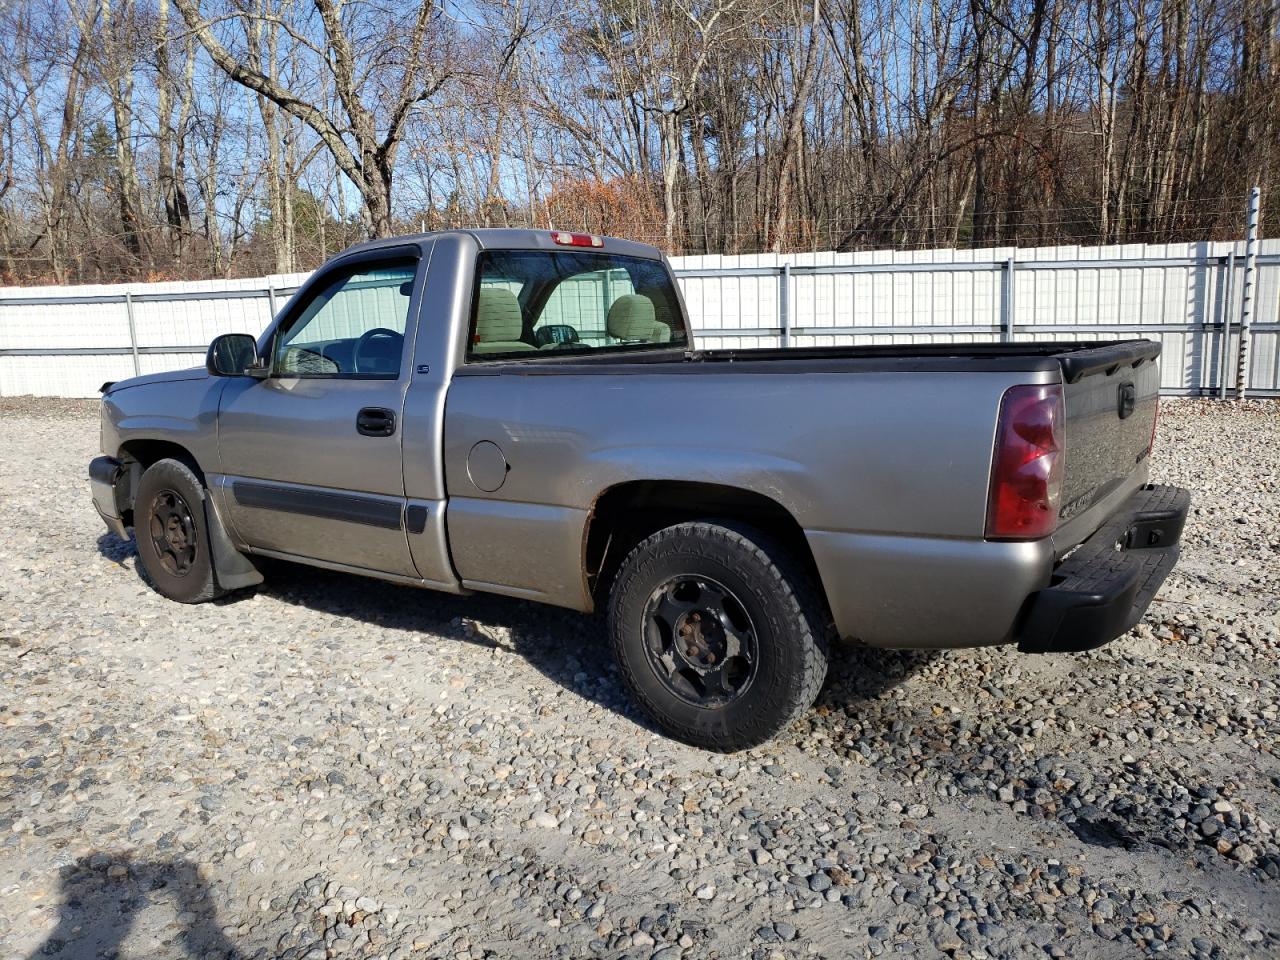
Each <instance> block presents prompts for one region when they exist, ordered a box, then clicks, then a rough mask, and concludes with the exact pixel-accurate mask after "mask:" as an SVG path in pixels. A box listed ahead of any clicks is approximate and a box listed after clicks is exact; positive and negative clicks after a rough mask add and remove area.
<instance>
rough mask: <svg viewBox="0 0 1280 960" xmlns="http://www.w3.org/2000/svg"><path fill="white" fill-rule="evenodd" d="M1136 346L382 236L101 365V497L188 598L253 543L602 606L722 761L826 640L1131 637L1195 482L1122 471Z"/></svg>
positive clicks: (781, 718)
mask: <svg viewBox="0 0 1280 960" xmlns="http://www.w3.org/2000/svg"><path fill="white" fill-rule="evenodd" d="M1158 354H1159V346H1158V345H1157V344H1155V343H1151V342H1148V341H1145V340H1131V341H1122V342H1108V343H1101V342H1099V343H1017V344H951V345H931V346H887V347H884V346H876V347H841V348H814V349H792V350H741V351H738V350H710V351H700V350H696V349H694V345H693V340H692V337H691V335H690V332H689V325H688V321H687V319H686V314H685V310H684V306H683V303H682V301H681V298H680V292H679V288H678V287H677V285H676V283H675V281H674V279H673V278H672V274H671V271H670V268H669V267H668V265H667V263H666V262H665V261H664V259H663V257H662V255H661V254H660V253H659V252H658V251H657V250H655V249H653V248H652V247H648V246H643V245H640V244H636V243H630V242H627V241H624V240H615V239H607V238H600V237H594V236H588V235H584V234H571V233H561V232H548V231H533V230H471V231H452V232H444V233H435V234H426V235H421V236H413V237H405V238H402V239H395V240H385V241H376V242H372V243H366V244H362V245H360V246H357V247H353V248H352V249H350V250H348V251H346V252H344V253H342V254H341V255H339V256H337V257H335V258H334V259H332V260H331V261H330V262H328V263H327V264H325V266H324V267H323V268H321V269H320V270H318V271H317V272H316V273H315V274H314V275H313V276H312V277H311V278H310V279H309V280H308V282H307V283H306V284H305V285H304V286H303V287H302V288H301V289H299V290H298V292H297V293H296V294H295V295H294V297H293V298H292V299H291V300H290V301H289V303H288V305H287V306H286V307H285V308H284V309H283V310H282V311H280V313H279V315H278V316H277V317H275V319H274V321H273V322H272V323H271V325H270V326H269V327H268V329H267V330H266V332H265V333H263V334H262V336H260V337H258V338H257V340H256V341H255V340H254V339H253V338H252V337H249V336H247V335H244V334H227V335H224V336H221V337H218V338H217V339H216V340H215V341H214V342H213V343H212V344H211V345H210V347H209V353H208V358H207V361H206V365H205V367H204V368H203V369H193V370H182V371H176V372H173V373H160V374H153V375H150V376H143V377H135V378H134V379H131V380H125V381H121V382H119V383H114V384H108V385H106V386H105V387H104V395H103V403H102V452H103V455H102V456H100V457H98V458H97V459H95V460H94V461H93V462H92V463H91V464H90V467H89V476H90V480H91V485H92V489H93V498H94V502H95V504H96V505H97V509H98V511H99V513H101V515H102V517H103V519H104V520H105V521H106V523H107V526H108V527H109V528H110V529H111V530H112V531H114V532H115V533H116V534H117V535H119V536H121V537H127V536H128V528H130V527H132V528H133V530H134V532H135V535H136V539H137V550H138V556H139V559H140V560H141V562H142V566H143V568H144V570H145V572H146V574H147V576H148V577H149V579H150V581H151V582H152V584H154V586H155V588H156V589H157V590H158V591H159V592H160V593H162V594H163V595H164V596H166V597H169V598H171V599H174V600H178V601H181V602H184V603H195V602H200V601H204V600H210V599H213V598H214V597H217V596H219V595H220V594H222V593H225V592H227V591H230V590H235V589H238V588H242V587H246V586H250V585H252V584H255V583H258V582H260V581H261V579H262V576H261V574H260V573H259V571H258V569H257V566H256V565H255V558H258V557H274V558H282V559H286V560H294V561H299V562H302V563H309V564H315V565H317V566H322V567H329V568H332V569H336V570H343V571H349V572H351V573H358V574H365V575H368V576H374V577H380V578H382V579H385V580H391V581H395V582H399V583H403V584H406V585H410V586H417V587H429V588H431V589H434V590H443V591H446V592H449V593H457V594H465V593H469V592H472V591H487V592H491V593H499V594H507V595H509V596H514V597H522V598H525V599H527V600H536V601H540V602H543V603H551V604H557V605H560V606H563V607H569V608H572V609H574V610H581V611H586V612H590V611H593V610H596V609H598V608H607V611H608V633H609V638H610V641H611V643H612V646H613V650H614V653H615V654H616V656H617V660H618V663H619V665H620V668H621V672H622V675H623V677H624V678H625V680H626V682H627V684H628V685H629V686H630V688H631V690H632V691H633V693H634V695H635V697H636V699H637V700H638V702H639V703H640V704H641V705H642V706H643V708H644V709H645V710H646V711H647V712H648V713H649V714H650V715H651V716H652V717H653V719H654V720H655V721H656V722H657V723H658V724H659V725H660V726H661V727H662V728H663V729H664V730H666V731H667V732H669V733H670V734H672V735H674V736H676V737H679V738H681V739H683V740H686V741H688V742H690V743H694V744H698V745H701V746H705V747H708V748H712V749H718V750H734V749H738V748H742V747H745V746H750V745H753V744H757V743H760V742H762V741H763V740H765V739H767V738H769V737H770V736H772V735H773V734H775V733H776V732H778V731H779V730H780V729H782V728H783V727H784V726H785V725H787V724H788V723H789V722H790V721H791V720H792V719H793V718H795V717H796V716H797V715H798V714H800V713H801V712H802V711H804V710H806V709H808V708H809V707H810V706H811V704H812V702H813V700H814V697H815V696H816V695H817V693H818V689H819V687H820V686H821V684H822V681H823V677H824V676H825V673H826V666H827V649H828V646H827V645H828V641H829V639H832V638H840V639H844V640H848V641H852V642H856V643H861V644H868V645H873V646H879V647H914V648H941V647H967V646H978V645H985V644H999V643H1016V644H1017V645H1018V649H1020V650H1022V651H1027V652H1036V653H1042V652H1049V651H1079V650H1087V649H1090V648H1093V647H1096V646H1098V645H1100V644H1102V643H1105V642H1107V641H1108V640H1111V639H1112V638H1114V637H1116V636H1118V635H1120V634H1122V633H1124V632H1125V631H1126V630H1128V629H1129V628H1131V627H1132V626H1133V625H1134V624H1135V623H1136V622H1137V621H1138V620H1139V618H1140V617H1141V616H1142V614H1143V612H1144V611H1145V609H1146V607H1147V605H1148V603H1149V602H1150V600H1151V598H1152V596H1153V595H1154V593H1155V591H1156V589H1157V588H1158V587H1159V585H1160V584H1161V582H1162V581H1163V580H1164V578H1165V577H1166V575H1167V574H1168V572H1169V570H1170V569H1171V568H1172V566H1173V564H1174V563H1175V561H1176V560H1177V556H1178V541H1179V538H1180V536H1181V533H1182V527H1183V523H1184V521H1185V518H1186V514H1187V508H1188V504H1189V497H1188V495H1187V492H1186V491H1185V490H1181V489H1178V488H1174V487H1164V486H1152V485H1149V484H1148V483H1147V482H1146V481H1147V463H1148V455H1149V454H1150V452H1151V446H1152V440H1153V436H1154V430H1155V421H1156V403H1157V400H1156V395H1157V387H1158V384H1159V372H1158V368H1157V364H1156V358H1157V356H1158Z"/></svg>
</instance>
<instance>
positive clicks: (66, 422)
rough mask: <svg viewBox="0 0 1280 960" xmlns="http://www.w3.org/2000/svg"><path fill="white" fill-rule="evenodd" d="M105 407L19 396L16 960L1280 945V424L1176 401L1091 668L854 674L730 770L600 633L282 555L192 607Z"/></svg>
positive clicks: (2, 786)
mask: <svg viewBox="0 0 1280 960" xmlns="http://www.w3.org/2000/svg"><path fill="white" fill-rule="evenodd" d="M95 417H96V410H95V406H94V405H92V404H57V405H52V404H50V402H49V401H46V400H39V401H30V400H26V401H21V400H7V401H0V449H3V451H4V453H3V457H2V458H0V530H3V534H0V678H3V693H2V694H0V958H7V957H15V958H17V957H35V956H62V957H94V956H108V957H110V956H117V955H118V956H120V957H148V958H152V957H179V956H192V957H223V956H229V957H237V958H249V957H285V958H291V960H292V958H308V960H322V958H327V957H343V956H349V957H375V956H376V957H384V958H394V960H400V958H406V957H424V958H425V957H450V958H460V960H465V958H480V957H526V956H528V957H574V958H577V957H594V956H600V957H624V956H625V957H636V958H644V960H650V958H659V960H673V958H676V957H690V958H693V957H699V958H700V957H752V958H757V957H759V958H765V957H767V958H774V957H782V958H792V957H808V956H826V957H863V956H878V955H881V954H885V953H901V954H910V955H917V956H951V957H987V956H990V957H1043V956H1046V955H1047V956H1052V957H1072V958H1077V957H1122V956H1123V957H1128V956H1132V955H1134V954H1135V953H1162V952H1168V953H1169V954H1170V955H1173V956H1182V957H1186V956H1195V957H1266V956H1270V957H1280V761H1278V759H1277V750H1278V748H1280V720H1278V711H1280V686H1278V683H1280V662H1278V660H1277V650H1278V648H1280V641H1278V639H1277V628H1278V626H1280V408H1277V407H1276V406H1273V405H1269V404H1266V403H1256V404H1222V405H1219V404H1216V403H1212V402H1201V401H1187V402H1169V403H1166V404H1165V406H1164V409H1163V413H1162V416H1161V421H1160V437H1159V441H1158V444H1157V448H1156V456H1155V457H1154V472H1155V474H1156V476H1157V478H1158V479H1163V480H1167V481H1172V482H1176V483H1181V484H1183V485H1186V486H1189V487H1191V488H1192V490H1193V491H1194V495H1195V498H1196V499H1195V503H1196V506H1195V512H1194V516H1193V517H1192V518H1191V520H1190V523H1189V525H1188V529H1187V532H1186V535H1185V537H1184V545H1185V546H1184V555H1183V560H1182V563H1181V565H1180V566H1179V567H1178V569H1177V570H1176V571H1175V572H1174V574H1173V576H1172V577H1171V578H1170V580H1169V581H1168V583H1167V584H1166V585H1165V587H1164V589H1163V591H1162V593H1161V596H1160V598H1159V599H1158V600H1157V602H1156V603H1155V604H1154V605H1153V607H1152V609H1151V611H1150V612H1149V614H1148V616H1147V618H1146V620H1145V621H1144V622H1143V623H1142V624H1141V625H1140V626H1139V627H1138V628H1137V630H1136V631H1134V632H1133V633H1131V634H1129V635H1127V636H1126V637H1124V638H1122V639H1120V640H1118V641H1116V642H1115V643H1113V644H1111V645H1110V646H1108V647H1106V648H1104V649H1103V650H1100V651H1096V652H1093V653H1090V654H1086V655H1080V656H1062V657H1042V658H1035V657H1027V656H1022V655H1019V654H1018V653H1016V652H1015V651H1013V650H1008V649H994V650H984V651H957V652H952V653H946V654H942V655H937V656H925V655H918V654H898V653H883V652H869V651H859V650H853V649H838V650H837V652H836V657H835V662H834V664H833V671H832V678H831V680H830V681H829V682H828V684H827V688H826V689H825V690H824V692H823V694H822V696H821V698H820V700H819V704H818V706H817V707H816V709H815V710H813V711H812V712H811V713H810V715H809V716H808V717H807V718H806V719H804V720H803V721H802V722H801V723H799V724H798V725H797V726H796V728H795V729H793V730H792V731H790V732H789V733H788V734H787V735H786V736H784V737H782V738H780V739H779V740H777V741H776V742H774V743H771V744H769V745H767V746H765V747H763V748H760V749H757V750H753V751H749V752H746V753H742V754H738V755H734V756H718V755H709V754H706V753H702V752H699V751H697V750H693V749H690V748H687V747H684V746H682V745H680V744H678V743H674V742H672V741H670V740H667V739H664V738H662V737H661V736H659V735H657V734H655V733H654V732H653V731H652V730H651V729H650V728H648V727H647V726H646V725H645V724H644V722H643V721H642V720H641V719H640V718H639V716H638V715H637V713H636V712H635V710H634V709H633V708H632V707H631V706H630V704H629V702H628V700H627V697H626V695H625V693H624V691H623V690H622V688H621V685H620V683H619V681H618V677H617V674H616V672H615V671H614V669H613V666H612V665H611V663H610V662H609V658H608V656H607V651H606V648H605V644H604V643H603V632H602V629H601V625H600V624H599V623H598V622H597V621H594V620H590V619H586V618H582V617H578V616H576V615H573V614H570V613H567V612H562V611H557V610H554V609H549V608H542V607H537V606H533V605H530V604H526V603H520V602H516V601H507V600H502V599H495V598H483V597H479V598H468V599H464V598H453V597H447V596H440V595H435V594H431V593H425V592H417V591H413V590H410V589H404V588H396V587H391V586H387V585H383V584H380V583H377V582H374V581H369V580H363V579H358V578H354V577H345V576H341V575H337V574H330V573H325V572H321V571H318V570H311V569H308V568H303V567H291V566H286V565H280V566H278V567H273V568H272V570H271V571H270V574H269V578H268V582H267V583H266V584H265V585H264V586H263V587H262V588H260V589H258V590H257V591H256V592H254V593H252V594H250V595H247V596H241V597H238V598H235V599H232V600H230V601H226V602H219V603H215V604H206V605H204V606H201V607H183V606H179V605H176V604H171V603H168V602H166V601H165V600H163V599H161V598H160V597H159V596H158V595H156V594H154V593H152V592H151V591H150V590H149V589H148V588H147V586H146V585H145V584H144V583H143V581H142V580H141V578H140V576H139V574H138V572H137V569H136V559H135V556H134V552H133V549H132V546H131V545H130V544H127V543H123V542H121V541H119V540H117V539H115V538H114V537H112V536H110V535H107V534H105V533H104V528H103V526H102V524H101V523H100V521H99V520H98V518H97V516H96V514H95V513H94V511H93V508H92V506H91V504H90V501H89V492H88V488H87V483H86V481H85V479H84V475H85V464H86V463H87V461H88V460H89V458H90V457H91V456H92V455H93V454H94V453H95V451H96V447H97V436H98V431H97V426H96V422H95V419H94V418H95Z"/></svg>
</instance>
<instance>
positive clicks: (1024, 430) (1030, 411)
mask: <svg viewBox="0 0 1280 960" xmlns="http://www.w3.org/2000/svg"><path fill="white" fill-rule="evenodd" d="M1064 416H1065V414H1064V411H1063V406H1062V388H1061V387H1060V386H1057V385H1049V386H1036V385H1034V384H1024V385H1022V386H1017V387H1010V388H1009V389H1008V390H1006V391H1005V394H1004V397H1003V398H1002V399H1001V400H1000V422H999V423H998V424H997V426H996V449H995V456H994V457H993V458H992V461H991V494H990V497H989V499H988V501H987V539H988V540H1036V539H1039V538H1040V537H1047V536H1048V535H1049V534H1051V533H1053V531H1054V529H1055V528H1056V527H1057V526H1058V508H1059V506H1060V503H1059V501H1060V499H1061V495H1062V452H1063V419H1064Z"/></svg>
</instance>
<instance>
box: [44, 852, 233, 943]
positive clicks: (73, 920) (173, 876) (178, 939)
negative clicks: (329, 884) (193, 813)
mask: <svg viewBox="0 0 1280 960" xmlns="http://www.w3.org/2000/svg"><path fill="white" fill-rule="evenodd" d="M121 867H123V868H124V869H125V871H127V872H126V873H123V874H121V873H120V868H121ZM59 883H60V886H61V890H60V892H61V896H62V907H61V908H60V910H59V915H58V925H57V927H55V928H54V930H53V932H52V933H50V934H49V936H48V938H47V939H46V940H45V942H44V943H43V944H41V945H40V946H39V947H38V948H36V951H35V952H34V953H32V954H31V956H30V958H29V960H39V958H42V957H61V958H63V960H93V958H97V957H116V956H118V955H119V954H120V952H121V948H122V946H123V945H124V944H125V941H126V939H127V938H128V937H129V933H130V931H131V930H132V929H133V927H134V925H135V921H136V920H137V918H138V916H139V914H141V913H142V911H144V910H146V909H147V908H148V907H150V906H152V905H153V904H154V905H157V906H160V907H161V908H162V909H165V910H172V911H173V912H174V913H175V914H176V915H177V917H178V923H177V924H176V926H179V927H180V928H181V929H180V932H179V933H178V934H177V935H176V936H173V937H172V938H168V939H166V940H165V941H163V942H162V943H156V942H153V943H152V944H150V946H152V947H153V948H154V947H159V946H163V947H164V950H163V951H162V952H163V953H164V954H165V955H166V956H169V955H177V953H178V951H181V952H183V953H185V954H186V955H187V956H190V957H202V958H203V957H208V958H210V960H241V957H242V954H241V953H240V951H239V950H237V949H236V948H235V947H234V946H233V945H232V944H231V943H230V942H229V941H228V940H227V939H226V937H224V936H223V935H222V929H221V926H220V925H219V923H218V918H217V914H216V912H215V910H214V905H213V902H212V900H211V899H210V897H209V888H208V887H207V886H206V885H205V882H204V880H203V879H202V878H201V877H200V873H199V871H198V870H197V869H196V868H195V866H194V865H192V864H190V863H187V862H186V861H184V860H173V861H153V862H142V861H130V860H128V859H127V858H125V859H122V858H119V857H114V858H113V857H108V856H107V855H105V854H95V855H94V856H91V857H85V858H82V859H80V860H77V861H76V862H75V863H73V864H72V865H71V866H68V867H63V868H62V870H61V871H60V874H59ZM166 916H167V913H166ZM172 926H174V925H173V924H171V925H170V927H172ZM127 952H129V953H131V954H132V953H133V952H134V951H127ZM145 953H146V950H145V948H144V949H140V951H138V955H139V956H141V955H145Z"/></svg>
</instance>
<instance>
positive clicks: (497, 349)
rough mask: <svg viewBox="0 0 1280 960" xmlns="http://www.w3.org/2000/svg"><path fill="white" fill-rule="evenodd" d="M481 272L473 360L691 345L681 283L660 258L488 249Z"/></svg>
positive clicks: (474, 312)
mask: <svg viewBox="0 0 1280 960" xmlns="http://www.w3.org/2000/svg"><path fill="white" fill-rule="evenodd" d="M476 273H477V276H476V280H477V282H476V293H475V299H474V302H473V303H472V307H471V331H470V337H469V338H468V341H467V359H468V360H473V361H483V360H497V359H502V360H536V359H539V358H546V357H547V356H550V355H558V354H566V353H575V352H581V353H587V352H596V351H605V352H628V351H634V350H654V349H666V348H674V349H684V348H686V347H687V346H688V338H687V335H686V334H685V329H684V323H683V322H682V320H681V314H680V300H679V297H678V296H677V294H676V289H675V284H674V282H673V281H672V279H671V274H670V273H669V272H668V270H667V268H666V266H665V265H664V264H663V263H662V262H661V261H659V260H649V259H645V258H643V257H626V256H618V255H616V254H610V253H596V252H591V253H586V252H569V251H564V252H560V251H556V252H550V251H548V252H542V251H531V250H488V251H485V252H484V253H482V254H481V255H480V259H479V262H478V264H477V271H476Z"/></svg>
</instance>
